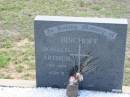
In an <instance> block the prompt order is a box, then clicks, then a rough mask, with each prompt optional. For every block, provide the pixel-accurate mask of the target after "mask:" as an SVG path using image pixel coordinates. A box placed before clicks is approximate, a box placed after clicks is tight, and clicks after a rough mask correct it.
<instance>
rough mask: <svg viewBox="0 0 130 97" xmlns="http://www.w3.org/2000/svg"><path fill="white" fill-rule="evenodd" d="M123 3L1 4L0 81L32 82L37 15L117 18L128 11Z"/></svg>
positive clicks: (128, 80)
mask: <svg viewBox="0 0 130 97" xmlns="http://www.w3.org/2000/svg"><path fill="white" fill-rule="evenodd" d="M125 1H126V0H125ZM125 1H123V0H122V1H121V0H120V1H119V0H96V1H95V2H91V1H90V2H88V1H87V0H0V78H13V79H35V60H34V59H35V57H34V34H33V33H34V31H33V25H34V24H33V23H34V18H35V16H36V15H61V16H63V15H65V16H83V17H87V16H88V17H114V18H120V17H126V16H127V15H128V11H130V6H129V3H128V1H129V0H128V1H127V2H125ZM129 37H130V34H128V40H127V52H126V55H127V56H126V63H125V64H126V67H125V80H124V85H130V76H129V75H130V65H129V64H130V60H129V59H130V56H129V52H130V39H129ZM5 67H6V68H5Z"/></svg>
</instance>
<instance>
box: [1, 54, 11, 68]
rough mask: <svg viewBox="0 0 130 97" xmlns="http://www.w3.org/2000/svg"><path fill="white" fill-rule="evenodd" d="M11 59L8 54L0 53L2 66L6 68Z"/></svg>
mask: <svg viewBox="0 0 130 97" xmlns="http://www.w3.org/2000/svg"><path fill="white" fill-rule="evenodd" d="M9 61H10V57H9V55H8V54H4V53H0V68H5V67H6V66H7V65H8V64H9Z"/></svg>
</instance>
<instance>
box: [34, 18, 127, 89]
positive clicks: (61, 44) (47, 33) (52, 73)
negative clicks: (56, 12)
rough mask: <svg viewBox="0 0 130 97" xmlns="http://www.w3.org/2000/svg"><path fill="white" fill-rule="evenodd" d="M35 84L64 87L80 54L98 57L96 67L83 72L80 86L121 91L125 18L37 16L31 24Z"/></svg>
mask: <svg viewBox="0 0 130 97" xmlns="http://www.w3.org/2000/svg"><path fill="white" fill-rule="evenodd" d="M34 30H35V54H36V82H37V86H38V87H56V88H65V87H66V85H67V81H68V75H69V71H70V69H71V68H72V67H73V66H74V65H75V64H78V62H77V60H78V59H77V58H76V56H75V59H76V60H74V57H73V56H71V55H76V54H78V51H79V50H78V47H79V40H80V42H81V44H80V45H81V47H80V55H81V58H82V55H87V54H88V52H91V55H92V56H95V57H97V58H98V61H97V62H96V63H94V64H95V66H96V69H95V70H93V71H90V72H89V73H87V72H86V73H85V74H84V81H83V82H82V83H81V84H80V89H92V90H103V91H121V90H122V83H123V72H124V58H125V47H126V34H127V20H126V19H111V18H85V17H84V18H83V17H65V16H37V17H36V18H35V23H34Z"/></svg>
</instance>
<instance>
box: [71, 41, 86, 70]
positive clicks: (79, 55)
mask: <svg viewBox="0 0 130 97" xmlns="http://www.w3.org/2000/svg"><path fill="white" fill-rule="evenodd" d="M78 42H79V46H78V54H70V56H75V57H78V72H79V71H80V69H79V68H80V63H81V62H80V61H81V59H80V58H81V57H86V56H89V55H85V54H81V42H82V41H81V40H80V39H79V40H78Z"/></svg>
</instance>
